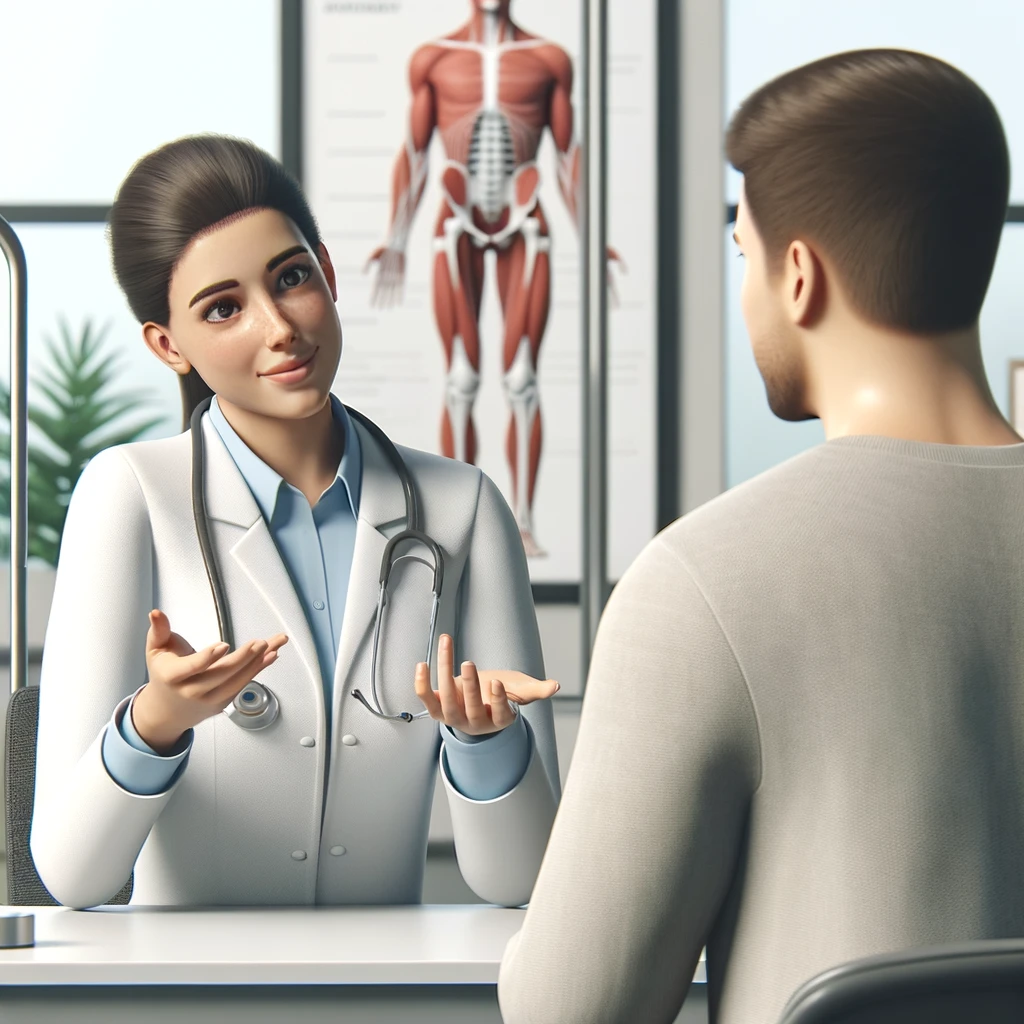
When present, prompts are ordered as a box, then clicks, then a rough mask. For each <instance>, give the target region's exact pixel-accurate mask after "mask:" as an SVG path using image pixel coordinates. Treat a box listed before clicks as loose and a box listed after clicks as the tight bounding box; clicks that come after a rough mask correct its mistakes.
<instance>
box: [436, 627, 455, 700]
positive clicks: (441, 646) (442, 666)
mask: <svg viewBox="0 0 1024 1024" xmlns="http://www.w3.org/2000/svg"><path fill="white" fill-rule="evenodd" d="M454 659H455V645H454V644H453V643H452V638H451V637H450V636H449V635H448V634H447V633H442V634H441V635H440V637H438V640H437V685H438V688H439V689H441V690H443V689H444V687H445V686H446V685H447V686H449V687H454V686H455V680H454V678H453V677H454V674H455V673H454Z"/></svg>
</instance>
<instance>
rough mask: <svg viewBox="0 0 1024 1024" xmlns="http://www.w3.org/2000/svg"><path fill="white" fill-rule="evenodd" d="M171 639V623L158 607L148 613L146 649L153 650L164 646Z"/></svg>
mask: <svg viewBox="0 0 1024 1024" xmlns="http://www.w3.org/2000/svg"><path fill="white" fill-rule="evenodd" d="M170 639H171V623H170V620H169V619H168V618H167V616H166V615H164V613H163V612H162V611H160V609H159V608H154V609H153V610H152V611H151V612H150V613H149V632H148V633H147V634H146V650H147V651H154V650H157V649H158V648H160V647H165V646H166V645H167V641H168V640H170Z"/></svg>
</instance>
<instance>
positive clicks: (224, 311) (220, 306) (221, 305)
mask: <svg viewBox="0 0 1024 1024" xmlns="http://www.w3.org/2000/svg"><path fill="white" fill-rule="evenodd" d="M237 309H238V303H237V302H235V301H234V299H218V300H217V301H216V302H214V303H213V304H212V305H209V306H207V307H206V311H205V312H204V313H203V319H204V320H206V321H207V322H209V323H211V324H216V323H222V322H223V321H224V320H230V319H231V317H232V316H233V315H234V313H235V310H237ZM214 313H216V314H217V315H216V316H213V315H212V314H214Z"/></svg>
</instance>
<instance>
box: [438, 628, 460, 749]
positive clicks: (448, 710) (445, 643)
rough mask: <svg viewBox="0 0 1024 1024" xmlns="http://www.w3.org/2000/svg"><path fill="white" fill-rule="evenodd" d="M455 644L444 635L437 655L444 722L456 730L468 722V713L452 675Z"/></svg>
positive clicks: (439, 692)
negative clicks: (464, 708)
mask: <svg viewBox="0 0 1024 1024" xmlns="http://www.w3.org/2000/svg"><path fill="white" fill-rule="evenodd" d="M454 646H455V645H454V644H453V643H452V638H451V637H450V636H449V635H448V634H447V633H444V634H442V636H441V640H440V642H439V644H438V654H437V684H438V695H439V697H440V699H441V710H442V711H443V712H444V720H445V722H447V724H448V725H451V726H454V727H455V728H456V729H457V728H459V727H460V726H461V725H464V724H465V722H466V713H465V711H464V710H463V707H462V700H461V699H460V697H459V692H458V690H457V689H456V686H455V678H454V676H453V674H452V659H453V658H454Z"/></svg>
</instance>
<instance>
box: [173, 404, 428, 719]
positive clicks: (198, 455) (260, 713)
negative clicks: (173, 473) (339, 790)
mask: <svg viewBox="0 0 1024 1024" xmlns="http://www.w3.org/2000/svg"><path fill="white" fill-rule="evenodd" d="M212 401H213V399H212V398H204V399H203V400H202V401H201V402H200V403H199V404H198V405H197V406H196V408H195V409H194V410H193V412H192V417H191V420H190V422H189V426H190V428H191V430H192V514H193V518H194V519H195V524H196V535H197V536H198V538H199V547H200V550H201V551H202V553H203V563H204V564H205V566H206V575H207V577H208V578H209V580H210V589H211V590H212V591H213V603H214V605H215V607H216V609H217V624H218V626H219V628H220V638H221V640H223V641H224V642H225V643H227V644H229V645H230V648H233V647H234V646H235V641H234V634H233V631H232V629H231V615H230V613H229V611H228V604H227V601H226V600H225V598H224V589H223V586H222V585H221V578H220V572H219V571H218V568H217V559H216V556H215V555H214V553H213V544H212V543H211V542H210V529H209V522H210V521H209V517H208V516H207V513H206V493H205V491H204V490H203V469H204V465H205V456H204V448H203V430H202V424H201V423H200V420H201V419H202V415H203V413H204V412H205V411H206V410H207V409H208V408H209V407H210V403H211V402H212ZM345 410H346V411H347V412H348V414H349V416H352V417H354V418H355V419H357V420H358V421H359V422H360V423H361V424H362V425H363V426H364V427H366V429H367V430H368V431H369V432H370V434H372V435H373V438H374V440H375V441H377V443H378V444H380V446H381V447H382V448H383V449H384V451H385V453H386V454H387V456H388V459H389V460H390V462H391V464H392V465H393V466H394V467H395V470H396V472H397V473H398V478H399V480H401V482H402V490H403V491H404V492H405V515H406V521H407V523H408V526H407V528H406V529H405V530H402V531H401V533H396V534H395V536H394V537H392V538H391V539H390V540H389V541H388V542H387V545H386V546H385V548H384V555H383V557H382V558H381V563H380V591H379V593H378V595H377V614H376V618H375V621H374V624H373V647H372V649H371V653H370V690H371V694H372V696H373V703H374V705H375V706H371V705H370V702H369V701H368V700H367V699H366V697H364V696H363V693H362V691H361V690H353V691H352V696H353V697H355V698H356V700H358V701H359V702H360V703H361V704H363V706H364V707H365V708H366V709H367V710H368V711H370V712H372V713H373V714H374V715H376V716H377V717H378V718H387V719H391V720H393V721H403V722H413V721H416V719H419V718H425V717H426V716H427V715H429V714H430V712H429V711H427V710H425V709H424V710H423V711H420V712H418V713H416V714H413V713H411V712H409V711H402V712H400V713H399V714H397V715H389V714H387V713H386V712H385V711H384V710H383V709H382V708H381V705H380V700H379V698H378V697H377V648H378V645H379V643H380V629H381V623H382V621H383V618H384V607H385V605H386V604H387V588H388V579H389V578H390V576H391V568H392V565H393V564H394V557H393V556H394V551H395V548H396V547H398V545H399V544H401V543H403V542H404V541H409V540H412V541H418V542H419V543H420V544H423V545H424V546H425V547H426V548H428V549H429V551H430V553H431V556H432V558H433V561H434V565H433V570H434V582H433V590H434V593H433V602H432V604H431V607H430V631H429V635H428V637H427V656H426V658H425V659H424V660H425V661H426V663H427V665H428V666H429V665H430V663H431V652H432V651H433V649H434V630H435V628H436V626H437V609H438V605H439V604H440V602H441V582H442V580H443V578H444V556H443V555H442V554H441V548H440V547H439V546H438V544H437V542H436V541H435V540H434V539H433V538H432V537H429V536H428V535H427V534H426V533H424V532H423V531H422V530H421V529H420V511H419V504H418V502H417V500H416V490H415V488H414V487H413V483H412V478H411V477H410V476H409V470H408V469H407V467H406V465H405V461H404V460H403V459H402V456H401V455H400V454H399V451H398V449H397V448H396V447H395V446H394V444H393V443H392V442H391V439H390V438H389V437H388V436H387V434H385V433H384V431H383V430H381V429H380V427H378V426H377V424H376V423H374V422H373V421H372V420H369V419H367V418H366V417H365V416H364V415H363V414H362V413H360V412H357V411H356V410H355V409H352V408H350V407H349V406H347V405H346V406H345ZM424 564H426V562H425V561H424ZM230 648H229V649H230ZM280 710H281V707H280V704H279V703H278V700H277V697H276V696H275V695H274V693H273V692H272V691H271V690H270V689H269V688H268V687H267V686H266V685H265V684H263V683H260V682H258V681H257V680H255V679H254V680H252V682H250V683H249V684H248V685H247V686H246V687H245V689H244V690H242V691H241V692H240V693H239V694H238V695H237V696H236V697H235V699H234V700H233V701H232V702H231V703H230V704H229V705H228V706H227V707H226V708H225V709H224V714H225V715H227V716H228V717H229V718H230V719H231V720H232V721H233V722H235V723H237V724H238V725H239V726H241V727H242V728H243V729H253V730H255V729H266V728H267V726H269V725H272V724H273V723H274V722H275V721H276V720H277V716H278V715H279V714H280Z"/></svg>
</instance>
